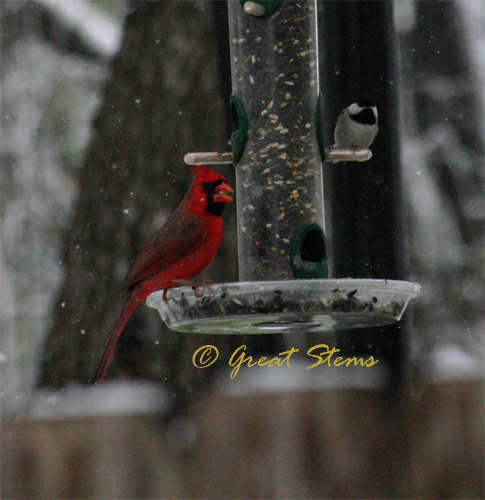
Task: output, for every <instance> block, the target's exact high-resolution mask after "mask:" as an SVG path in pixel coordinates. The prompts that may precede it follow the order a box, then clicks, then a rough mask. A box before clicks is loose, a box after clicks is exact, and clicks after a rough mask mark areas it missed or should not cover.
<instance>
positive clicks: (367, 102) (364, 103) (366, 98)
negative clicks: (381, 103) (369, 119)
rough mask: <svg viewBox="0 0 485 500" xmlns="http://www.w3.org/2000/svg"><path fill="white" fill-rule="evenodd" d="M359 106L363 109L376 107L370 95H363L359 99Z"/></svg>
mask: <svg viewBox="0 0 485 500" xmlns="http://www.w3.org/2000/svg"><path fill="white" fill-rule="evenodd" d="M357 104H358V105H359V106H360V107H361V108H371V107H373V106H375V103H374V99H372V97H371V96H370V95H363V96H361V97H359V99H358V101H357Z"/></svg>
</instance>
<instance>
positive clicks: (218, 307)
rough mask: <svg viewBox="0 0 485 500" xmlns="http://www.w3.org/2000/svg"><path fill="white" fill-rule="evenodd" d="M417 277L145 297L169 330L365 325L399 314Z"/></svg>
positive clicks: (186, 290)
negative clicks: (408, 280)
mask: <svg viewBox="0 0 485 500" xmlns="http://www.w3.org/2000/svg"><path fill="white" fill-rule="evenodd" d="M420 290H421V286H420V285H418V284H416V283H409V282H405V281H391V280H371V279H313V280H290V281H260V282H241V283H222V284H214V285H208V286H204V285H202V286H200V287H197V290H196V291H194V290H193V289H192V287H188V286H183V287H176V288H171V289H170V290H169V291H168V292H167V298H168V301H165V300H164V299H163V291H159V292H155V293H153V294H152V295H150V296H149V297H148V299H147V305H148V306H149V307H153V308H154V309H157V310H158V311H159V312H160V315H161V317H162V319H163V320H164V321H165V323H166V324H167V326H168V327H169V328H171V329H172V330H175V331H178V332H186V333H207V334H219V333H220V334H238V335H247V334H261V333H290V332H293V333H298V332H300V333H309V332H325V331H330V330H347V329H354V328H367V327H372V326H382V325H386V324H389V323H394V322H396V321H399V320H400V319H401V316H402V314H403V312H404V310H405V309H406V307H407V305H408V302H409V300H410V299H413V298H416V297H418V296H419V294H420Z"/></svg>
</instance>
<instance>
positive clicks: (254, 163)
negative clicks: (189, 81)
mask: <svg viewBox="0 0 485 500" xmlns="http://www.w3.org/2000/svg"><path fill="white" fill-rule="evenodd" d="M246 3H247V2H246ZM260 3H261V4H262V5H264V2H260ZM269 3H271V2H269ZM273 3H274V2H273ZM228 8H229V26H230V47H231V69H232V91H233V95H234V96H235V97H236V98H237V99H238V103H239V104H242V107H243V110H244V114H245V117H244V118H247V134H245V138H244V139H245V143H244V146H243V148H241V149H242V155H241V156H240V158H237V156H238V155H237V151H235V146H238V145H237V144H235V141H234V134H233V153H235V163H236V185H237V213H238V259H239V279H240V280H241V281H243V280H244V281H256V280H258V281H265V280H289V279H294V278H295V277H298V278H300V277H323V276H322V275H316V276H297V275H295V270H294V268H293V267H292V263H291V262H290V257H291V253H292V248H293V249H294V248H295V247H294V245H293V243H294V241H295V238H296V237H297V235H298V234H299V233H300V232H301V230H302V229H303V228H305V227H306V226H308V225H309V224H313V226H312V227H317V229H318V228H320V230H321V231H320V233H319V234H321V235H322V236H320V239H319V237H318V234H316V233H315V234H314V235H313V236H312V238H310V239H307V241H306V243H305V241H304V240H302V241H303V244H306V245H307V246H308V247H309V248H307V249H306V250H305V251H304V253H306V254H307V256H308V260H309V261H312V259H313V260H316V261H318V260H323V256H324V254H325V253H326V252H325V242H324V238H323V231H324V208H323V178H322V176H323V173H322V162H321V155H320V150H319V146H318V142H317V129H316V108H317V98H318V93H319V78H318V45H317V21H316V15H317V12H316V1H315V0H300V1H291V2H286V1H284V2H281V4H280V5H279V7H278V8H277V10H276V11H275V12H273V13H272V14H271V15H269V16H266V17H264V16H263V17H258V16H255V15H251V14H248V13H247V12H246V11H245V8H244V2H240V1H238V0H230V1H229V2H228ZM232 112H233V117H234V121H235V122H236V123H235V124H234V128H235V130H237V129H238V128H239V129H241V128H242V124H241V123H240V117H241V116H242V115H241V113H238V110H237V109H236V106H235V105H234V103H233V109H232ZM309 234H310V233H309ZM310 235H311V234H310ZM315 235H316V237H315ZM310 247H311V248H310ZM303 260H305V258H304V259H303Z"/></svg>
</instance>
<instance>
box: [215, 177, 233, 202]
mask: <svg viewBox="0 0 485 500" xmlns="http://www.w3.org/2000/svg"><path fill="white" fill-rule="evenodd" d="M231 194H234V191H233V190H232V188H231V186H229V184H227V183H226V182H224V181H223V182H221V183H220V184H218V185H217V187H216V189H215V190H214V195H213V196H212V200H213V201H214V202H215V203H229V202H230V201H233V199H232V196H231Z"/></svg>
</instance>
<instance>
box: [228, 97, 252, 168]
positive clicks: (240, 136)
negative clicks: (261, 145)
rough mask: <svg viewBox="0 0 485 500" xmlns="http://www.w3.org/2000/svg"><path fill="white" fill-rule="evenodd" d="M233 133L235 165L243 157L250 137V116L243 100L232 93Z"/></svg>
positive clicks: (232, 144)
mask: <svg viewBox="0 0 485 500" xmlns="http://www.w3.org/2000/svg"><path fill="white" fill-rule="evenodd" d="M231 120H232V134H231V147H232V156H233V161H232V163H233V164H234V165H236V164H237V162H238V161H239V160H240V159H241V156H242V154H243V151H244V146H245V145H246V139H247V137H248V118H247V116H246V112H245V111H244V106H243V103H242V102H241V100H240V99H239V98H238V97H236V96H235V95H234V94H233V95H231Z"/></svg>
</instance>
